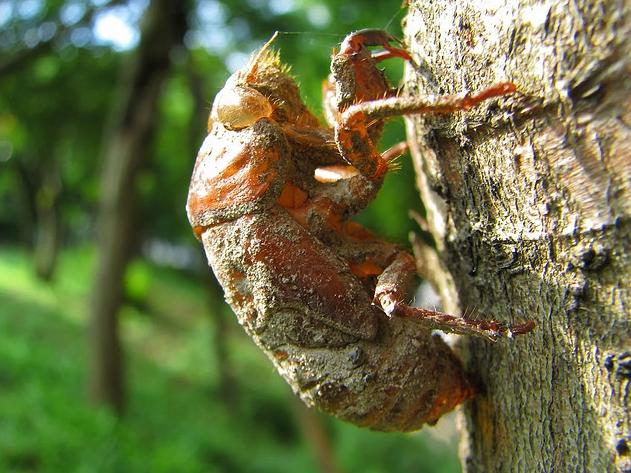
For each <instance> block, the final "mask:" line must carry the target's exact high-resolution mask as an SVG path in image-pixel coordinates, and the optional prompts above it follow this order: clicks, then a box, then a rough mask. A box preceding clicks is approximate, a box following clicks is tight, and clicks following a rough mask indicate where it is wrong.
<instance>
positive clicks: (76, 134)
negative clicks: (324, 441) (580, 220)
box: [0, 0, 459, 473]
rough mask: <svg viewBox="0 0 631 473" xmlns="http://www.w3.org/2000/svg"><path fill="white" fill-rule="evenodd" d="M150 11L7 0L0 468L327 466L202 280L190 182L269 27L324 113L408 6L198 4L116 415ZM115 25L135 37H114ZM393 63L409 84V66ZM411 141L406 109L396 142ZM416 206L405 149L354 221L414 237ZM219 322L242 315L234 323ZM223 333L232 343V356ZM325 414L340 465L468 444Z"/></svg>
mask: <svg viewBox="0 0 631 473" xmlns="http://www.w3.org/2000/svg"><path fill="white" fill-rule="evenodd" d="M146 4H147V1H146V0H129V1H121V0H112V1H109V2H108V1H105V0H90V1H88V0H84V1H81V0H26V1H17V0H15V1H7V0H5V1H0V244H1V245H2V247H0V301H2V303H1V304H0V419H1V421H0V472H4V471H7V472H21V471H37V472H83V471H85V472H94V471H99V472H144V471H147V472H162V471H164V472H167V471H168V472H173V471H178V472H179V471H185V472H195V471H200V472H201V471H204V472H211V471H225V472H240V471H243V472H284V471H287V472H290V471H291V472H295V471H300V472H310V471H314V472H315V471H319V470H318V467H317V462H316V461H315V456H314V453H313V452H312V451H311V449H310V447H309V445H308V442H306V441H305V440H304V439H303V436H302V433H301V432H302V430H301V427H300V425H299V423H297V421H296V420H295V416H294V414H293V411H292V408H291V405H292V403H291V402H290V399H291V398H290V396H291V395H290V394H289V393H288V388H287V387H286V386H285V385H284V384H283V381H282V380H281V379H280V377H278V376H275V375H274V374H273V370H272V367H271V364H270V363H269V362H268V361H267V360H266V359H265V358H264V357H263V355H262V354H261V353H260V352H259V350H258V349H257V348H256V347H255V346H254V344H253V343H252V342H251V340H249V339H247V338H246V337H245V336H244V335H243V333H242V331H241V329H240V328H239V327H238V326H237V325H236V321H234V315H233V314H232V312H231V311H230V309H229V308H227V307H226V306H225V304H223V302H222V301H221V300H220V293H218V292H216V291H215V292H213V291H211V290H208V288H207V287H204V285H205V284H206V285H208V284H210V283H209V282H208V281H206V280H205V279H204V278H203V276H201V275H202V274H208V269H207V268H205V267H204V263H203V255H202V253H201V251H200V249H199V244H198V242H197V241H196V240H195V239H194V238H193V236H192V234H191V231H190V227H189V225H188V222H187V219H186V215H185V211H184V203H185V201H186V194H187V187H188V179H189V176H190V173H191V169H192V166H193V162H194V159H195V155H196V150H197V148H198V146H199V144H200V143H201V141H202V139H203V134H204V129H205V123H206V116H207V114H208V111H209V109H210V104H211V101H212V97H213V96H214V94H215V93H216V92H217V91H218V90H219V89H220V88H221V86H222V85H223V83H224V82H225V80H226V78H227V77H228V76H229V74H230V70H231V69H234V67H237V66H238V65H240V64H243V62H244V61H246V60H247V58H248V56H249V54H250V53H251V52H252V51H253V50H254V49H256V48H257V47H258V46H260V45H261V44H262V43H263V42H264V41H265V40H267V39H268V38H269V37H270V36H271V34H272V33H273V31H275V30H280V31H286V32H292V33H291V34H282V35H280V37H279V39H278V42H277V44H276V47H277V48H279V49H280V50H281V53H282V58H283V60H284V61H285V62H287V63H288V64H291V65H292V72H293V74H294V75H295V77H296V79H297V81H298V82H299V84H300V86H301V90H302V92H303V94H304V100H305V101H306V103H308V104H309V105H310V106H311V107H313V109H315V110H316V111H319V110H320V89H321V83H322V80H323V79H324V78H325V77H326V75H327V73H328V61H329V56H330V52H331V50H332V48H334V47H335V45H336V44H337V43H338V42H339V41H340V40H341V39H342V37H343V36H344V35H345V34H346V33H348V32H349V31H352V30H355V29H360V28H366V27H376V28H384V27H387V28H388V30H389V31H391V32H393V33H394V34H395V35H399V34H400V26H399V22H400V18H401V17H402V16H403V11H402V10H400V1H399V0H392V1H388V2H369V1H359V0H348V1H345V2H335V1H333V0H326V1H322V0H321V1H309V0H307V1H302V2H297V1H295V0H274V1H270V2H266V1H262V0H247V1H240V0H224V1H221V2H219V1H214V0H198V1H196V2H194V4H193V5H194V8H193V11H192V13H191V18H190V31H189V33H188V34H187V36H186V49H185V50H182V51H176V52H174V54H173V61H174V72H173V75H172V76H171V77H170V79H169V80H168V82H167V83H166V85H165V87H164V90H163V93H162V97H161V102H160V107H159V113H158V116H156V117H155V120H156V122H157V123H158V131H157V133H156V134H155V136H154V138H153V140H152V142H151V143H147V146H148V147H149V149H150V157H149V159H148V162H147V165H146V166H145V167H144V168H143V169H142V170H141V172H140V174H139V176H138V179H137V180H136V182H135V185H136V186H137V189H138V191H139V195H140V196H141V202H140V203H139V207H140V213H139V218H138V220H137V222H136V229H137V247H138V248H142V249H143V251H140V252H138V255H137V258H136V259H135V260H134V262H133V263H132V264H131V265H130V266H129V268H128V271H127V274H126V279H125V285H126V291H125V292H126V298H127V303H126V305H125V306H124V308H123V311H122V313H121V323H122V336H123V344H124V346H125V348H126V354H127V355H128V359H129V363H128V367H127V378H128V380H129V382H128V384H129V392H128V401H129V407H128V410H127V413H126V416H125V417H124V418H123V419H120V420H119V419H117V418H116V417H115V416H114V415H113V414H112V413H111V412H109V411H107V410H104V409H95V408H94V407H93V406H90V405H88V404H87V403H86V402H85V400H84V398H85V393H86V391H87V387H86V380H87V375H86V372H87V370H88V369H89V366H88V363H87V358H88V356H87V354H88V349H87V346H86V345H87V338H86V332H87V329H88V327H87V325H88V323H87V313H88V308H87V307H88V301H89V297H90V294H89V291H90V284H91V281H92V273H93V260H94V239H95V237H96V235H97V234H98V229H97V228H96V227H95V211H96V208H97V205H98V200H99V172H100V170H101V168H102V164H101V152H102V151H101V150H102V148H103V140H104V139H105V137H106V136H107V129H108V126H109V125H108V124H109V120H110V117H111V116H112V114H113V110H112V108H113V107H114V106H115V104H116V103H117V97H118V96H119V94H121V93H123V91H121V90H119V88H118V87H117V84H118V83H119V77H120V76H121V74H122V73H124V69H125V65H126V60H127V59H128V57H129V55H130V54H133V47H134V45H135V43H134V41H135V36H134V34H137V28H138V23H139V21H140V18H141V16H142V12H143V9H144V8H145V6H146ZM117 19H118V20H117ZM391 19H392V20H391ZM116 21H120V22H122V24H123V26H124V27H123V28H122V29H121V30H120V31H119V30H117V29H116V28H115V26H116V25H117V23H116ZM119 26H120V24H119ZM125 27H126V28H127V30H125ZM117 32H118V33H117ZM115 33H117V34H118V35H119V36H120V38H119V39H120V41H119V40H116V41H112V40H111V39H108V38H110V37H111V36H116V34H115ZM126 35H128V36H129V38H127V40H124V39H125V38H126ZM387 67H388V74H389V75H390V76H391V77H392V78H393V83H397V81H398V80H399V78H400V76H401V74H402V66H401V64H400V61H390V62H389V63H388V64H387ZM200 98H201V100H202V102H201V105H200V101H199V99H200ZM318 113H319V112H318ZM403 138H404V133H403V125H402V122H401V121H400V120H395V121H393V122H392V123H391V124H389V126H388V127H387V129H386V132H385V134H384V138H383V141H382V148H383V149H385V148H387V147H388V146H390V145H392V144H394V143H396V142H398V141H400V140H402V139H403ZM51 176H52V177H51ZM51 179H52V180H53V181H55V182H58V184H56V185H53V184H51ZM46 201H48V203H46ZM44 204H46V205H44ZM52 205H55V206H57V207H58V209H59V220H60V224H61V229H62V236H63V239H62V245H61V246H62V248H63V251H62V253H61V257H60V258H59V262H58V267H57V270H56V272H55V275H54V278H53V280H52V281H51V282H49V283H44V282H42V281H39V280H37V279H36V277H35V276H34V274H33V271H32V266H33V263H32V260H31V259H32V252H33V250H32V249H33V246H34V245H35V241H36V235H37V234H38V232H39V231H40V227H41V216H40V215H39V214H38V212H39V211H38V208H40V207H42V206H43V207H47V206H48V207H50V206H52ZM418 205H419V204H418V198H417V194H416V190H415V187H414V176H413V172H412V169H411V164H410V162H409V158H408V157H403V158H401V169H400V170H399V171H395V172H392V173H391V174H390V175H389V176H388V178H387V181H386V184H385V185H384V188H383V191H382V192H381V195H380V197H379V198H378V199H377V201H376V202H374V203H373V205H372V206H371V207H370V208H369V209H367V210H366V211H365V212H364V214H363V215H361V216H360V217H359V219H360V220H361V221H362V222H364V223H365V224H367V225H368V226H369V227H371V228H373V229H374V230H375V231H376V232H378V233H380V234H382V235H384V236H386V237H387V238H390V239H392V240H396V241H399V242H402V243H405V242H406V241H407V234H408V232H409V230H411V229H412V228H413V227H412V225H411V223H410V221H409V218H408V216H407V210H408V209H409V208H418ZM191 255H193V256H191ZM200 269H201V271H200ZM218 317H221V318H222V319H218ZM217 320H223V321H227V322H225V325H226V327H225V328H223V329H221V333H220V327H221V324H219V323H218V322H217ZM226 330H227V331H226ZM224 331H226V332H225V333H224ZM220 338H221V341H222V342H223V344H225V345H226V348H227V350H226V353H225V354H222V353H219V352H218V351H217V346H218V345H219V343H218V340H219V339H220ZM224 365H226V366H224ZM222 372H224V373H225V372H227V373H228V375H229V376H230V378H231V379H234V380H236V381H235V384H236V390H237V391H236V394H234V393H233V394H234V395H233V396H232V398H233V399H226V396H225V393H222V383H223V382H225V380H223V379H222V374H221V373H222ZM229 397H230V396H229ZM318 419H320V421H321V422H323V423H324V425H325V428H326V431H327V432H329V434H330V436H331V441H332V445H333V453H334V455H335V460H336V462H337V464H338V465H339V467H340V469H341V471H346V472H354V471H361V472H375V473H377V472H386V471H388V472H411V471H414V472H437V473H438V472H451V471H458V468H459V467H458V462H457V459H456V457H455V453H454V449H453V446H451V445H446V444H441V443H436V442H432V441H431V439H430V438H429V437H428V436H427V435H425V434H414V435H395V434H377V433H373V432H369V431H363V430H360V429H356V428H354V427H352V426H348V425H344V424H342V423H339V422H337V421H334V420H332V419H329V418H326V419H324V418H318Z"/></svg>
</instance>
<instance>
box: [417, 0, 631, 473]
mask: <svg viewBox="0 0 631 473" xmlns="http://www.w3.org/2000/svg"><path fill="white" fill-rule="evenodd" d="M630 26H631V17H630V16H629V5H628V2H626V3H625V2H624V1H615V0H608V1H605V2H589V1H583V0H581V1H577V2H569V3H568V2H563V1H560V0H556V1H553V2H539V1H537V2H528V3H525V2H517V1H512V0H504V1H501V2H495V3H494V4H493V6H487V3H486V2H483V1H478V0H469V1H465V2H462V1H446V2H423V1H412V2H410V5H409V12H408V16H407V18H406V26H405V35H406V38H407V42H408V44H409V46H410V48H411V50H412V52H413V53H414V55H415V57H418V58H421V60H422V62H421V67H420V68H419V69H418V70H417V71H412V70H410V71H409V74H408V76H407V84H406V85H407V92H408V93H411V94H415V93H416V94H428V93H434V94H448V93H461V92H462V91H464V90H469V91H475V90H477V89H481V88H483V87H485V86H488V85H490V84H492V83H495V82H501V81H507V80H509V81H512V82H514V83H515V84H517V87H518V89H519V91H520V92H521V94H520V95H518V96H514V97H511V98H507V99H504V100H500V101H498V102H497V103H496V104H488V105H486V106H483V107H480V108H479V109H476V110H475V111H472V112H468V113H465V114H458V115H457V116H449V117H410V118H409V120H408V131H409V133H410V135H411V141H412V143H413V144H414V147H413V148H414V159H415V163H416V167H417V170H418V185H419V187H420V191H421V195H422V199H423V202H424V203H425V204H426V206H427V208H428V216H427V219H428V222H429V228H430V230H431V233H432V235H433V236H434V238H435V240H436V243H437V254H438V257H436V255H434V254H433V253H432V252H431V251H430V250H428V249H427V248H425V247H424V246H422V245H418V248H419V250H420V252H421V253H424V254H425V256H426V257H427V258H429V260H430V261H432V262H433V264H434V265H435V266H434V267H427V266H425V267H424V269H425V272H426V273H427V274H430V276H431V277H432V279H433V280H434V282H435V283H436V284H437V286H438V287H439V289H440V292H441V293H442V294H443V296H444V301H445V304H446V306H447V309H448V310H449V311H451V312H459V313H462V312H463V311H464V312H470V311H472V310H473V311H474V314H475V313H478V312H479V313H480V314H487V315H489V314H490V315H493V317H495V318H497V319H499V320H506V321H510V322H516V321H523V320H526V319H534V320H536V322H537V324H538V325H537V329H536V331H535V332H534V333H532V334H531V335H529V336H524V337H522V338H520V339H519V340H516V341H514V342H509V343H503V342H500V343H497V344H489V343H487V342H485V341H482V340H473V339H466V340H463V341H462V347H463V353H464V356H465V358H466V362H467V366H468V368H469V370H470V371H471V373H472V376H474V377H475V379H477V380H478V382H479V386H480V391H481V394H480V395H478V396H477V397H476V398H475V399H474V400H473V401H472V402H470V403H468V404H467V405H466V407H465V409H464V416H463V417H464V422H463V427H464V429H465V432H464V435H465V438H464V442H463V445H462V447H463V449H462V453H463V456H464V464H465V467H466V471H468V472H490V471H493V472H504V471H505V472H512V471H555V472H570V471H590V472H591V471H593V472H596V471H599V472H614V471H619V472H623V471H625V472H628V471H631V456H630V455H631V450H630V449H631V424H630V419H629V373H630V367H631V355H630V353H629V341H630V335H631V331H630V330H629V329H630V327H629V316H630V309H629V308H630V307H631V220H630V217H631V128H630V127H629V124H630V123H631V100H630V97H631V81H630V80H629V77H631V74H630V73H631V67H630V62H629V58H630V57H631V42H630V40H629V38H631V36H630V33H631V31H630ZM432 273H433V274H432Z"/></svg>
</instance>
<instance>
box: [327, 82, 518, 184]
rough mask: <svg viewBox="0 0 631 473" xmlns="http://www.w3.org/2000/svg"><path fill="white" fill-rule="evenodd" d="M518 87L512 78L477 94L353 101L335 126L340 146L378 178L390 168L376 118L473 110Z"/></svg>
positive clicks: (351, 159) (351, 160)
mask: <svg viewBox="0 0 631 473" xmlns="http://www.w3.org/2000/svg"><path fill="white" fill-rule="evenodd" d="M515 91H516V87H515V85H514V84H512V83H511V82H504V83H500V84H496V85H494V86H492V87H489V88H487V89H484V90H482V91H480V92H479V93H477V94H474V95H465V96H445V97H423V98H417V97H389V98H384V99H378V100H371V101H367V102H361V103H358V104H354V105H351V106H350V107H348V108H347V109H346V110H345V111H344V113H342V115H341V119H340V121H339V123H338V124H337V126H336V128H335V138H336V142H337V143H338V149H339V151H340V154H341V155H342V156H343V157H344V159H345V160H346V161H347V162H348V163H349V164H351V165H353V166H355V167H356V168H357V169H358V170H359V172H360V173H362V174H363V175H365V176H366V177H368V178H371V179H378V178H380V177H381V176H383V175H384V174H385V172H386V171H387V169H388V163H387V160H385V159H384V158H383V156H382V155H381V154H380V153H379V151H378V150H377V148H376V146H375V144H374V143H373V141H372V140H371V139H370V135H369V133H368V127H369V126H370V124H371V123H372V122H374V121H376V120H382V119H384V118H388V117H394V116H399V115H409V114H421V113H439V114H447V113H454V112H457V111H465V110H469V109H471V108H473V107H475V106H476V105H478V104H480V103H481V102H484V101H485V100H488V99H490V98H493V97H500V96H503V95H508V94H511V93H513V92H515Z"/></svg>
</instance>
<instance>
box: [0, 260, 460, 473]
mask: <svg viewBox="0 0 631 473" xmlns="http://www.w3.org/2000/svg"><path fill="white" fill-rule="evenodd" d="M93 253H94V252H93V251H92V250H90V249H89V248H74V249H72V250H67V251H64V253H63V254H62V257H61V259H60V267H59V270H58V276H57V278H56V279H55V282H54V283H52V284H45V283H43V282H41V281H39V280H37V278H35V276H34V275H33V273H32V271H31V270H30V268H29V260H28V255H27V254H26V253H25V252H23V251H16V250H14V249H11V250H7V249H3V250H0V299H1V300H2V301H3V304H2V309H1V312H0V418H1V419H2V422H0V471H2V472H27V471H37V472H47V473H48V472H50V473H60V472H64V473H66V472H90V473H92V472H151V473H159V472H165V473H166V472H213V471H217V472H231V473H237V472H248V473H252V472H261V473H262V472H270V473H282V472H288V473H289V472H297V471H299V472H317V471H319V470H318V467H317V463H316V461H315V457H314V454H313V452H312V451H311V450H310V448H309V446H308V445H306V444H305V442H304V440H303V437H302V434H301V428H300V425H299V424H297V422H296V420H295V418H294V417H293V415H292V410H291V406H292V403H291V402H290V396H291V393H290V392H289V389H288V388H287V386H285V384H284V382H283V381H282V380H281V378H280V377H278V376H274V375H273V370H272V366H271V363H270V362H269V361H268V360H267V359H266V358H265V357H264V356H263V355H262V354H261V352H260V351H259V350H258V349H257V348H256V347H255V346H254V345H253V344H252V343H251V341H250V340H249V339H248V338H246V337H245V336H243V335H242V334H241V331H240V328H239V327H238V326H236V323H232V324H231V326H230V337H229V339H230V340H229V347H230V355H229V356H230V366H231V369H232V370H233V374H234V375H235V376H236V377H237V379H238V380H239V381H238V384H239V391H238V392H239V395H238V396H237V400H236V402H235V403H226V402H225V401H222V400H221V396H220V386H219V384H218V383H219V379H218V378H217V376H216V373H217V371H218V370H217V366H216V365H217V363H218V361H219V360H218V359H217V358H216V356H215V353H214V351H213V350H212V343H213V340H214V339H215V333H214V332H213V324H212V323H211V316H210V314H209V313H208V310H209V306H208V304H206V293H205V292H204V290H203V289H202V288H201V287H200V286H199V285H198V284H197V283H196V281H194V280H191V279H190V278H187V277H186V276H184V275H182V274H181V273H180V272H177V271H173V270H170V269H165V268H158V267H155V266H149V265H148V264H147V263H146V262H145V263H140V262H138V263H135V265H137V266H138V268H137V269H134V270H133V271H132V272H149V273H151V279H150V282H149V284H148V286H147V288H146V290H147V299H146V300H147V306H146V307H145V308H144V309H142V310H140V309H138V308H136V307H135V306H131V305H127V306H125V309H124V310H123V313H122V324H123V329H124V330H123V333H124V342H125V346H126V349H127V354H128V359H129V365H128V369H127V375H128V377H129V379H130V387H129V389H130V392H129V400H130V403H129V407H128V410H127V413H126V416H125V417H124V418H123V419H122V420H118V419H117V418H116V417H115V416H114V415H113V414H112V413H111V412H109V411H108V410H105V409H99V410H95V408H94V407H93V406H90V405H89V404H87V402H86V401H85V400H84V395H83V394H84V390H85V382H86V378H87V374H86V370H87V366H86V363H85V359H86V352H87V347H86V338H85V332H86V322H87V321H86V315H85V314H86V304H87V299H88V294H87V293H88V288H89V284H90V279H91V277H90V274H91V270H92V261H93V256H94V254H93ZM141 266H144V268H141ZM216 307H217V308H218V310H220V311H221V315H222V316H224V317H227V318H228V317H230V316H231V313H230V309H229V308H228V307H227V306H224V305H222V304H217V306H216ZM322 421H323V422H325V424H326V428H327V430H328V432H330V435H331V441H332V444H333V455H334V456H335V461H336V463H337V464H338V466H339V468H340V470H341V471H346V472H372V473H382V472H383V473H385V472H419V473H422V472H427V473H449V472H457V471H459V465H458V460H457V457H456V456H455V455H454V452H453V447H452V446H451V444H449V443H443V442H437V441H436V440H435V439H434V438H432V437H431V436H429V435H428V434H427V433H426V432H421V433H416V434H407V435H405V434H380V433H375V432H370V431H366V430H361V429H358V428H356V427H353V426H350V425H346V424H343V423H341V422H339V421H335V420H332V419H330V418H326V419H325V418H322ZM441 425H443V426H447V427H448V423H444V424H443V421H441V424H439V426H438V427H437V428H439V429H440V428H441Z"/></svg>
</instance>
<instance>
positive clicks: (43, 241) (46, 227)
mask: <svg viewBox="0 0 631 473" xmlns="http://www.w3.org/2000/svg"><path fill="white" fill-rule="evenodd" d="M42 168H43V169H42V171H41V172H42V176H41V185H40V187H39V189H38V191H37V194H36V196H35V202H36V208H37V236H36V238H35V253H34V261H35V274H37V277H38V278H40V279H42V280H44V281H50V280H51V279H52V278H53V275H54V274H55V269H56V267H57V257H58V256H59V246H60V240H61V216H60V215H59V214H60V205H59V199H60V197H61V191H62V184H61V176H60V175H59V170H58V169H57V163H54V162H53V163H46V164H44V165H43V166H42Z"/></svg>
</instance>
